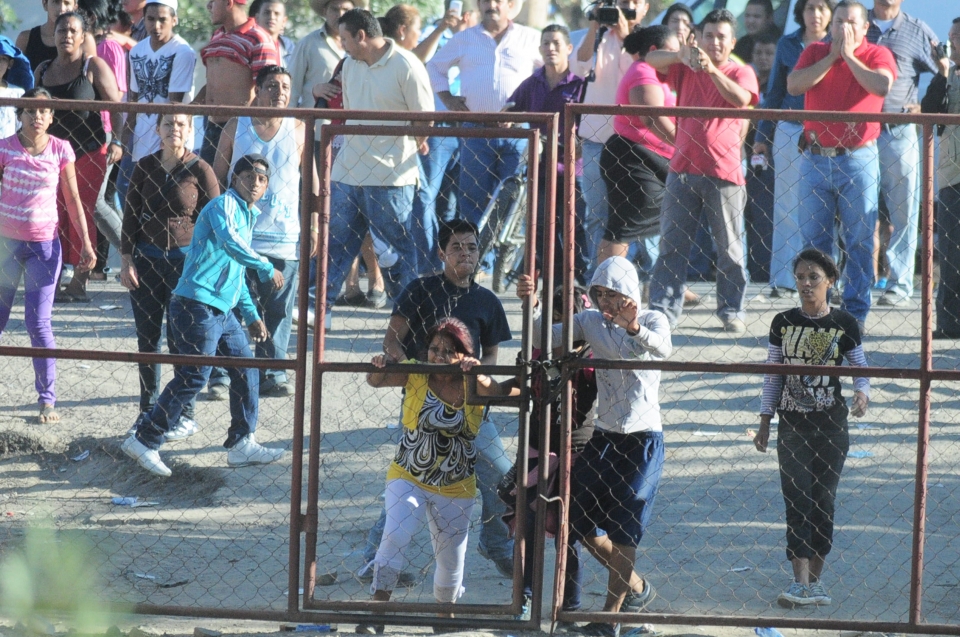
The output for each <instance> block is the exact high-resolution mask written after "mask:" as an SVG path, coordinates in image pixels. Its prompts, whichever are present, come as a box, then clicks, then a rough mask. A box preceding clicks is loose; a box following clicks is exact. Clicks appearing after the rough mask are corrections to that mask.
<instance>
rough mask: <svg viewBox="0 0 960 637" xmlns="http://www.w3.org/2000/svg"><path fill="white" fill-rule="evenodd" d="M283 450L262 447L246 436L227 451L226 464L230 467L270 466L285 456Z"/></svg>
mask: <svg viewBox="0 0 960 637" xmlns="http://www.w3.org/2000/svg"><path fill="white" fill-rule="evenodd" d="M286 453H287V452H286V450H285V449H278V448H276V447H264V446H263V445H261V444H260V443H258V442H257V441H256V439H255V438H254V437H253V434H248V435H246V436H244V437H243V438H241V439H240V442H238V443H237V444H235V445H234V446H232V447H230V449H228V450H227V464H228V465H230V466H231V467H248V466H250V465H254V464H270V463H271V462H276V461H277V460H279V459H280V458H282V457H283V456H284V454H286Z"/></svg>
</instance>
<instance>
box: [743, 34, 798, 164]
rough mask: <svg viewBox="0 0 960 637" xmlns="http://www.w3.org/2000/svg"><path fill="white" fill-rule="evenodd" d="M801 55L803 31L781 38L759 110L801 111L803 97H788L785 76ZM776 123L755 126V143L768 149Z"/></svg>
mask: <svg viewBox="0 0 960 637" xmlns="http://www.w3.org/2000/svg"><path fill="white" fill-rule="evenodd" d="M801 53H803V29H797V30H796V31H794V32H793V33H790V34H788V35H785V36H783V37H782V38H780V41H779V42H777V55H776V57H775V58H774V59H773V70H772V71H771V72H770V79H769V80H767V92H766V93H765V94H764V96H763V102H761V104H760V108H776V109H781V110H785V111H802V110H803V99H804V97H803V95H796V96H795V95H790V93H788V92H787V76H788V75H790V72H791V71H793V67H795V66H796V65H797V60H799V59H800V54H801ZM776 125H777V123H776V122H774V121H771V120H763V121H761V122H760V123H759V124H757V138H756V142H755V143H757V144H759V143H761V142H762V143H764V144H766V145H767V146H768V147H769V146H771V145H772V144H773V130H774V128H776Z"/></svg>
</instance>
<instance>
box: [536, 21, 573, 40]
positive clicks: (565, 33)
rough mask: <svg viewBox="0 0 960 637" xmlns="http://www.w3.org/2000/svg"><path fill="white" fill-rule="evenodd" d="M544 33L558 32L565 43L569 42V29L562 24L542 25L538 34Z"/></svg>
mask: <svg viewBox="0 0 960 637" xmlns="http://www.w3.org/2000/svg"><path fill="white" fill-rule="evenodd" d="M544 33H559V34H560V35H561V36H562V37H563V41H564V42H566V43H567V44H570V29H568V28H567V27H565V26H563V25H562V24H548V25H547V26H545V27H543V31H541V32H540V35H541V36H543V34H544Z"/></svg>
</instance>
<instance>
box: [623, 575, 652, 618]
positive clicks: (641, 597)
mask: <svg viewBox="0 0 960 637" xmlns="http://www.w3.org/2000/svg"><path fill="white" fill-rule="evenodd" d="M656 597H657V591H656V590H655V589H654V588H653V584H651V583H650V581H649V580H646V579H645V580H643V590H642V591H640V592H639V593H636V592H633V593H627V596H626V597H624V598H623V604H621V605H620V612H621V613H640V612H643V609H645V608H646V607H647V606H648V605H649V604H650V602H652V601H653V600H654V599H655V598H656Z"/></svg>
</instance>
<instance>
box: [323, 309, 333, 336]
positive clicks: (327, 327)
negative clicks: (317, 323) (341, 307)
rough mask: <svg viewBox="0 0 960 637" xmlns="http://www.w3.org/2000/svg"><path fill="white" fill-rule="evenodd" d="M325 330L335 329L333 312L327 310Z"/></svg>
mask: <svg viewBox="0 0 960 637" xmlns="http://www.w3.org/2000/svg"><path fill="white" fill-rule="evenodd" d="M323 331H324V332H332V331H333V312H327V313H326V315H325V316H324V317H323Z"/></svg>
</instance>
